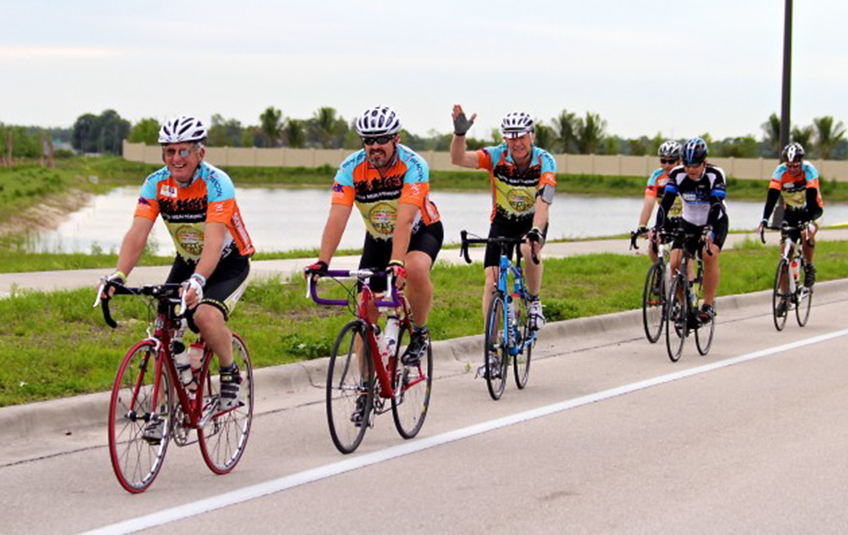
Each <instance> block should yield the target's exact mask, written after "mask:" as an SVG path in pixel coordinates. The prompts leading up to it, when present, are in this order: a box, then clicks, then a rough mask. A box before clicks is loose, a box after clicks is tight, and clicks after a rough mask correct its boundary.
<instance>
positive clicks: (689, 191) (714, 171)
mask: <svg viewBox="0 0 848 535" xmlns="http://www.w3.org/2000/svg"><path fill="white" fill-rule="evenodd" d="M726 187H727V180H726V179H725V176H724V170H722V169H721V168H720V167H716V166H714V165H711V164H707V165H706V168H705V169H704V173H703V175H701V178H700V179H698V180H692V179H691V178H689V175H687V174H686V171H685V169H684V167H683V166H682V165H680V166H677V167H675V168H674V169H672V170H671V173H670V174H669V177H668V182H667V183H666V186H665V195H664V196H663V200H662V208H663V209H662V210H659V213H658V214H657V223H660V224H662V223H663V221H664V219H665V216H664V215H663V214H664V213H668V211H669V209H670V208H671V205H672V203H673V202H674V198H675V197H677V196H678V195H679V196H680V197H681V198H682V199H683V214H682V217H683V220H684V221H687V222H689V223H691V224H693V225H698V226H704V225H707V224H710V225H713V226H715V224H716V222H717V221H718V220H719V219H721V218H722V217H725V213H724V212H725V206H724V197H725V193H726Z"/></svg>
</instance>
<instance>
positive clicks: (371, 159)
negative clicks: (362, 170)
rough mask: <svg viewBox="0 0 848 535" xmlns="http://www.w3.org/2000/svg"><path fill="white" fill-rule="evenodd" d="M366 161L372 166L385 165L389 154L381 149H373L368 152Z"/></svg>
mask: <svg viewBox="0 0 848 535" xmlns="http://www.w3.org/2000/svg"><path fill="white" fill-rule="evenodd" d="M368 163H370V164H371V165H373V166H374V167H385V166H386V165H387V164H388V163H389V156H388V154H387V153H386V151H384V150H383V149H374V150H372V151H369V152H368Z"/></svg>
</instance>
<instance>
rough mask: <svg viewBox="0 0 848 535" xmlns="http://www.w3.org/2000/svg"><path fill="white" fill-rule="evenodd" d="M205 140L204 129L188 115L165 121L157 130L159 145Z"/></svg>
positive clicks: (196, 120)
mask: <svg viewBox="0 0 848 535" xmlns="http://www.w3.org/2000/svg"><path fill="white" fill-rule="evenodd" d="M205 139H206V127H205V126H203V123H201V122H200V121H199V120H198V119H195V118H194V117H191V116H189V115H179V116H177V117H174V118H173V119H171V120H169V121H166V122H165V124H163V125H162V128H160V129H159V143H160V144H161V145H165V144H168V143H187V142H192V141H199V142H203V141H204V140H205Z"/></svg>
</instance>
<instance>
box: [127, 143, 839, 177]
mask: <svg viewBox="0 0 848 535" xmlns="http://www.w3.org/2000/svg"><path fill="white" fill-rule="evenodd" d="M351 152H352V151H350V150H347V149H290V148H279V149H258V148H241V147H238V148H233V147H209V148H207V149H206V159H207V160H208V161H209V162H210V163H212V164H213V165H218V166H224V167H234V166H236V167H237V166H253V167H319V166H322V165H329V166H330V167H337V166H338V165H339V164H340V163H341V162H342V161H343V160H344V159H345V157H346V156H347V155H348V154H350V153H351ZM420 154H421V156H422V157H423V158H424V159H425V160H427V163H428V164H429V166H430V169H434V170H438V171H456V170H460V168H459V167H455V166H453V165H451V163H450V154H448V153H447V152H434V151H424V152H421V153H420ZM124 158H125V159H126V160H129V161H132V162H144V163H151V164H161V163H162V151H161V149H160V148H159V146H158V145H154V146H148V145H143V144H141V143H128V142H126V141H124ZM554 158H555V159H556V163H557V171H558V172H560V173H563V174H570V175H578V174H586V175H611V176H620V175H625V176H647V175H649V174H650V173H651V172H652V171H653V170H654V169H656V168H657V167H658V166H659V162H658V161H657V158H656V156H621V155H615V156H606V155H595V154H555V155H554ZM709 161H710V162H711V163H713V164H715V165H718V166H719V167H721V168H723V169H724V170H725V172H726V173H727V174H728V176H732V177H735V178H768V177H770V176H771V174H772V172H774V168H775V167H776V166H777V163H778V161H777V160H774V159H769V158H710V159H709ZM813 165H815V166H816V168H817V169H818V170H819V173H820V174H821V175H822V176H824V177H826V178H828V179H834V178H835V179H836V180H838V181H839V182H848V161H844V160H814V161H813Z"/></svg>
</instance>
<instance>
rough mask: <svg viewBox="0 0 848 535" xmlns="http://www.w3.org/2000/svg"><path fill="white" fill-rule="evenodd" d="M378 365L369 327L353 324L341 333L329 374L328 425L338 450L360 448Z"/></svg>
mask: <svg viewBox="0 0 848 535" xmlns="http://www.w3.org/2000/svg"><path fill="white" fill-rule="evenodd" d="M373 384H374V363H373V362H371V350H370V348H369V347H368V335H367V327H366V326H365V324H364V323H363V322H362V321H360V320H353V321H351V322H350V323H348V324H347V325H345V326H344V328H343V329H342V330H341V332H340V333H339V336H338V337H337V338H336V344H335V346H334V347H333V354H332V356H331V357H330V366H329V369H328V370H327V423H328V424H329V426H330V437H331V438H332V439H333V444H335V446H336V449H338V450H339V451H340V452H342V453H345V454H346V453H352V452H353V451H355V450H356V448H358V447H359V444H360V443H361V442H362V438H363V437H364V436H365V431H366V430H367V429H368V419H369V418H370V416H371V407H372V406H373V404H374V388H373Z"/></svg>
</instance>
